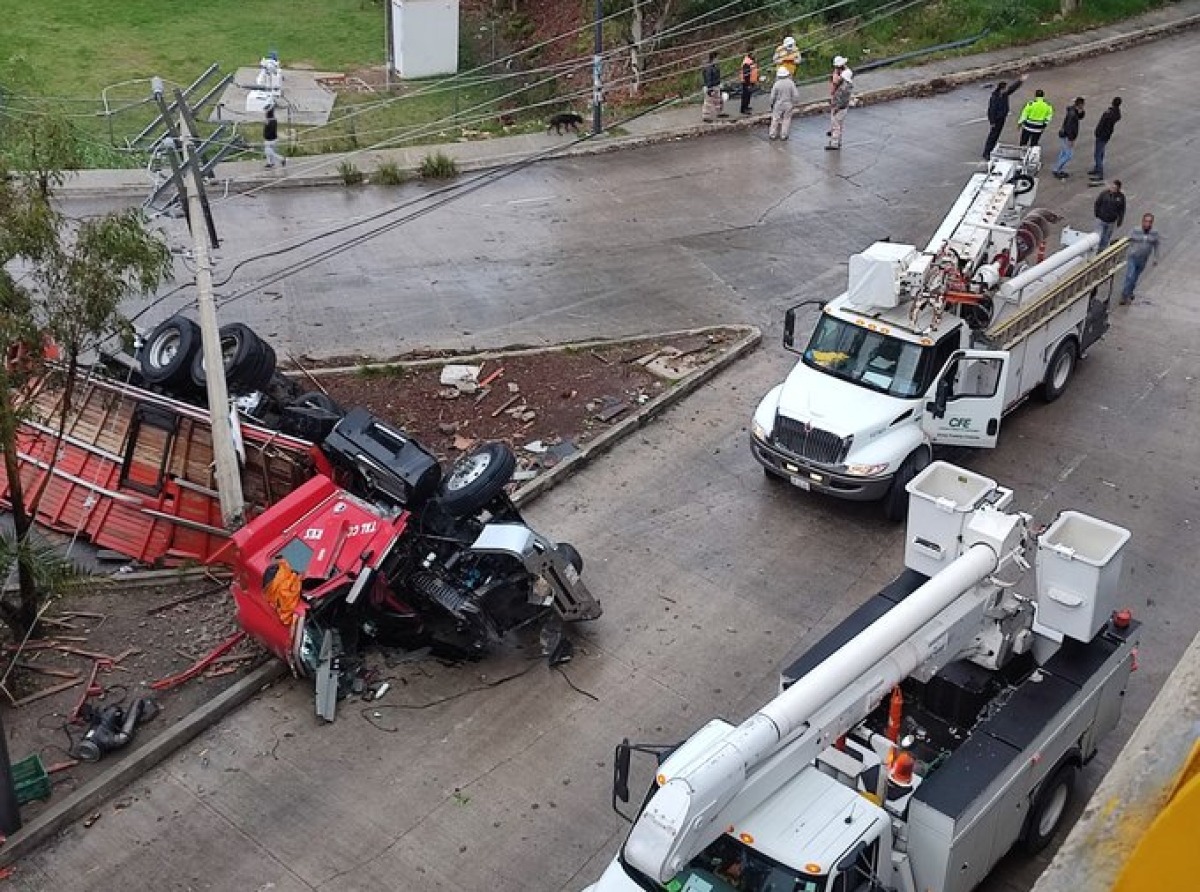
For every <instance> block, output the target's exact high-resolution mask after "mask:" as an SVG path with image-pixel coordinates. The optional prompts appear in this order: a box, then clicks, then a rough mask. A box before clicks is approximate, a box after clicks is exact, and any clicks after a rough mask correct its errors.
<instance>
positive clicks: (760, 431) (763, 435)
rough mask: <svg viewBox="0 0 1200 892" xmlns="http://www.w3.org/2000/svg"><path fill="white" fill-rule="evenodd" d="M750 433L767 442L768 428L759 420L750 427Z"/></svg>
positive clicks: (755, 437)
mask: <svg viewBox="0 0 1200 892" xmlns="http://www.w3.org/2000/svg"><path fill="white" fill-rule="evenodd" d="M750 433H752V434H753V435H754V439H756V440H762V441H763V442H764V443H765V442H767V429H766V428H765V427H763V426H762V425H761V424H759V423H758V422H757V421H756V422H754V424H753V425H752V426H751V427H750Z"/></svg>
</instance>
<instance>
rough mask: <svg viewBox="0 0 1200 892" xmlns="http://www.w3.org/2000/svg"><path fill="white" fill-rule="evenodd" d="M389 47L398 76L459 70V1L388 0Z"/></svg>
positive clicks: (428, 74)
mask: <svg viewBox="0 0 1200 892" xmlns="http://www.w3.org/2000/svg"><path fill="white" fill-rule="evenodd" d="M390 3H391V5H390V6H389V7H388V9H389V11H390V16H389V19H390V21H389V23H388V25H389V28H390V29H391V30H390V33H389V34H388V47H389V49H390V50H391V65H392V69H393V70H394V71H396V72H397V73H398V74H399V75H400V77H403V78H415V77H434V76H436V75H439V74H455V73H457V71H458V0H390Z"/></svg>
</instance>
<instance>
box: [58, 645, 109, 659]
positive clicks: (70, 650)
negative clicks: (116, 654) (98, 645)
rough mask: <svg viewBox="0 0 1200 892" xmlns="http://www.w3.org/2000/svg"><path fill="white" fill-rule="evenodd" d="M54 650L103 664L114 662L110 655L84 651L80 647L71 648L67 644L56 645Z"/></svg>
mask: <svg viewBox="0 0 1200 892" xmlns="http://www.w3.org/2000/svg"><path fill="white" fill-rule="evenodd" d="M54 649H55V650H61V651H62V652H63V653H65V654H75V656H77V657H87V658H88V659H89V660H100V661H101V662H104V663H112V662H114V660H113V658H112V656H111V655H110V654H102V653H97V652H96V651H94V650H84V649H83V648H82V647H71V646H70V645H69V644H56V645H54Z"/></svg>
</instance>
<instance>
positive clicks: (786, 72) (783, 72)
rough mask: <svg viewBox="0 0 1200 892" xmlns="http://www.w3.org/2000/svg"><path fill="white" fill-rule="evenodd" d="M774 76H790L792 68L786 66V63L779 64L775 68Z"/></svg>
mask: <svg viewBox="0 0 1200 892" xmlns="http://www.w3.org/2000/svg"><path fill="white" fill-rule="evenodd" d="M775 76H776V77H791V76H792V69H790V68H788V67H787V66H786V65H780V66H779V68H777V69H776V70H775Z"/></svg>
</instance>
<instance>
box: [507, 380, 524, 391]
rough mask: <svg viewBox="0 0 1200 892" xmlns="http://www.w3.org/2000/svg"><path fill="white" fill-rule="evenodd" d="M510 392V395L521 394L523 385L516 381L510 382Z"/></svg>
mask: <svg viewBox="0 0 1200 892" xmlns="http://www.w3.org/2000/svg"><path fill="white" fill-rule="evenodd" d="M508 392H509V393H520V392H521V385H520V384H518V383H517V382H516V381H509V382H508Z"/></svg>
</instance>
